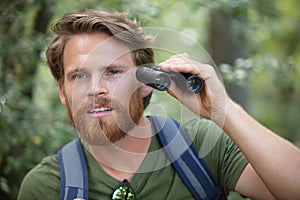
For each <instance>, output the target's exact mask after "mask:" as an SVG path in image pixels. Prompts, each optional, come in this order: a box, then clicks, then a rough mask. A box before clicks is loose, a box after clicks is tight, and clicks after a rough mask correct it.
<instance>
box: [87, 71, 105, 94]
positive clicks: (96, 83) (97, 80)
mask: <svg viewBox="0 0 300 200" xmlns="http://www.w3.org/2000/svg"><path fill="white" fill-rule="evenodd" d="M107 94H108V87H107V83H106V81H105V79H104V78H102V77H101V76H95V77H94V78H92V81H91V86H90V88H89V93H88V95H89V96H92V97H101V96H105V95H107Z"/></svg>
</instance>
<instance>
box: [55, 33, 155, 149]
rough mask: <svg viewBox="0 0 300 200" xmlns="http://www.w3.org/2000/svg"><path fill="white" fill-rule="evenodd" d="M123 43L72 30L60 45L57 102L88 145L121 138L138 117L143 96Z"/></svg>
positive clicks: (106, 142) (129, 56)
mask: <svg viewBox="0 0 300 200" xmlns="http://www.w3.org/2000/svg"><path fill="white" fill-rule="evenodd" d="M135 68H136V67H135V63H134V61H133V59H132V55H131V53H130V50H129V48H128V47H127V46H125V45H124V44H123V43H122V42H120V41H118V40H116V39H114V38H113V37H109V36H108V35H106V34H82V35H75V36H73V37H72V38H71V39H70V40H69V41H68V43H67V44H66V47H65V50H64V72H65V74H64V83H63V85H62V84H59V89H60V99H61V102H62V103H63V104H64V105H65V106H66V107H67V110H68V113H69V116H70V118H71V121H72V123H73V125H74V126H75V127H76V128H77V129H78V131H79V133H80V136H81V137H82V138H83V139H84V140H85V141H86V142H88V143H89V144H90V145H106V144H109V143H111V142H112V143H114V142H116V141H119V140H120V139H122V138H124V137H125V136H126V134H127V133H128V131H130V130H131V129H132V128H133V127H134V126H135V125H137V124H138V123H139V120H140V118H141V116H142V114H143V97H145V96H147V95H148V94H149V93H150V92H149V93H148V90H147V91H146V92H145V91H144V90H143V89H142V87H139V86H141V85H140V84H139V83H138V82H137V80H136V78H135V76H134V74H135Z"/></svg>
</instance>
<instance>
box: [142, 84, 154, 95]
mask: <svg viewBox="0 0 300 200" xmlns="http://www.w3.org/2000/svg"><path fill="white" fill-rule="evenodd" d="M152 90H153V88H152V87H150V86H148V85H145V84H143V85H142V96H143V97H146V96H149V94H150V93H151V92H152Z"/></svg>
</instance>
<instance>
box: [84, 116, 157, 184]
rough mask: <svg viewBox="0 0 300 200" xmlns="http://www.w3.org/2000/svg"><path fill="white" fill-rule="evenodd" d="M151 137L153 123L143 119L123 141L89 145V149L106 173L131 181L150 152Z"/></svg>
mask: <svg viewBox="0 0 300 200" xmlns="http://www.w3.org/2000/svg"><path fill="white" fill-rule="evenodd" d="M151 137H152V129H151V123H150V121H149V120H148V119H147V118H145V117H142V118H141V120H140V122H139V124H138V125H137V126H136V127H134V128H133V129H132V130H130V132H128V134H127V136H126V137H125V138H123V139H122V140H120V141H118V142H116V143H114V144H111V145H107V146H91V145H88V148H89V150H90V152H91V154H92V155H93V157H94V158H95V160H96V161H97V163H98V164H99V165H100V166H101V167H102V169H103V170H104V171H106V173H108V174H109V175H111V176H112V177H114V178H116V179H118V180H123V179H125V178H126V179H128V180H130V179H131V178H132V177H133V175H134V173H135V172H136V171H137V170H138V168H139V166H140V165H141V163H142V162H143V160H144V158H145V156H146V154H147V152H148V149H149V146H150V143H151Z"/></svg>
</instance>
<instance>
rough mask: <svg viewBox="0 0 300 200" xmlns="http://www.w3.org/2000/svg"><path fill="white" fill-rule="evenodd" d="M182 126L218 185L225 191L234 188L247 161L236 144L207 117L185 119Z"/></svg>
mask: <svg viewBox="0 0 300 200" xmlns="http://www.w3.org/2000/svg"><path fill="white" fill-rule="evenodd" d="M182 127H183V129H184V130H185V131H186V132H187V134H188V135H189V136H190V138H191V139H192V140H193V143H194V144H195V146H196V147H197V149H198V150H199V154H200V155H201V156H202V157H203V158H204V160H205V162H206V163H207V165H208V166H209V168H210V169H211V170H212V172H213V174H214V175H215V177H216V179H217V182H218V183H219V185H221V186H222V188H223V189H224V190H227V191H225V192H226V193H228V192H229V191H230V190H234V188H235V184H236V182H237V180H238V178H239V176H240V175H241V173H242V171H243V169H244V167H245V166H246V165H247V163H248V161H247V159H246V158H245V156H244V155H243V153H242V152H241V151H240V149H239V148H238V147H237V145H236V144H235V143H234V142H233V141H232V140H231V139H230V137H229V136H228V135H227V134H226V133H225V132H224V131H223V130H222V129H221V128H220V127H219V126H217V125H216V124H215V123H213V122H212V121H210V120H207V119H203V118H193V119H189V120H185V121H183V122H182ZM225 188H226V189H225Z"/></svg>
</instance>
